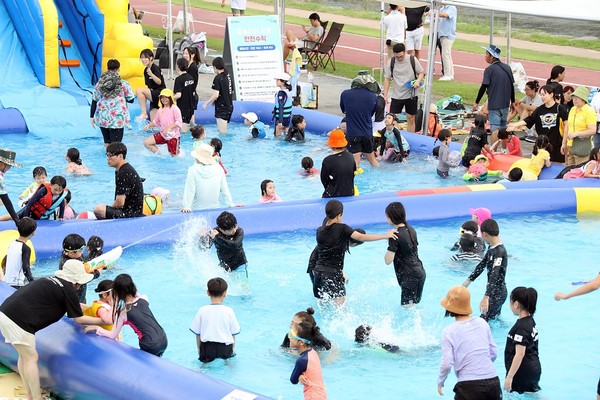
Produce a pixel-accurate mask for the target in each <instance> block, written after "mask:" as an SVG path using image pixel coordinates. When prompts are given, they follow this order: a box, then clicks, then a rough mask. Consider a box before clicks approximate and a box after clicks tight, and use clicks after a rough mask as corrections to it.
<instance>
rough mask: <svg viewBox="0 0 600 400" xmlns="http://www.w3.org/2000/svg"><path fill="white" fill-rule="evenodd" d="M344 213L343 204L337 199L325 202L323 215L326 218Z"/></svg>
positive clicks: (332, 217)
mask: <svg viewBox="0 0 600 400" xmlns="http://www.w3.org/2000/svg"><path fill="white" fill-rule="evenodd" d="M343 213H344V205H343V204H342V202H341V201H339V200H329V201H328V202H327V204H325V215H326V216H327V218H328V219H334V218H335V217H337V216H338V215H340V214H343Z"/></svg>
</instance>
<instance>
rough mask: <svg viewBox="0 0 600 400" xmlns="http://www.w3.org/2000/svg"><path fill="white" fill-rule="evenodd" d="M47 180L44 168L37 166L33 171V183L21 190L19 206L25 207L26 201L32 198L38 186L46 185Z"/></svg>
mask: <svg viewBox="0 0 600 400" xmlns="http://www.w3.org/2000/svg"><path fill="white" fill-rule="evenodd" d="M47 178H48V173H47V172H46V168H44V167H42V166H39V167H35V168H34V169H33V182H32V183H31V184H30V185H29V186H27V187H26V188H25V190H23V192H22V193H21V195H20V196H19V206H20V207H23V206H25V203H27V200H29V199H30V198H31V196H33V194H34V193H35V191H36V190H37V188H38V187H39V186H40V185H43V184H44V183H46V179H47Z"/></svg>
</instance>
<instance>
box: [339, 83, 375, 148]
mask: <svg viewBox="0 0 600 400" xmlns="http://www.w3.org/2000/svg"><path fill="white" fill-rule="evenodd" d="M376 106H377V95H376V94H375V93H373V92H371V91H370V90H369V89H365V88H354V89H347V90H344V91H343V92H342V94H341V95H340V109H341V110H342V112H343V113H344V114H346V128H347V132H346V136H347V137H351V136H365V137H371V136H372V135H373V119H372V117H373V115H374V114H375V108H376Z"/></svg>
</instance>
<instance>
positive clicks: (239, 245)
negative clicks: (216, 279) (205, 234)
mask: <svg viewBox="0 0 600 400" xmlns="http://www.w3.org/2000/svg"><path fill="white" fill-rule="evenodd" d="M213 244H214V245H215V247H216V249H217V257H218V258H219V265H220V266H221V267H222V268H223V269H224V270H225V271H227V272H231V271H236V270H238V269H240V271H246V273H248V272H247V266H248V260H247V259H246V252H245V251H244V230H243V229H242V228H240V227H239V226H238V224H237V219H236V218H235V215H233V214H232V213H230V212H228V211H223V212H222V213H221V214H219V216H218V217H217V226H216V227H215V228H214V229H212V230H211V231H210V232H209V244H208V245H209V247H210V246H212V245H213ZM240 267H241V268H240Z"/></svg>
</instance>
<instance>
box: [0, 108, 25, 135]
mask: <svg viewBox="0 0 600 400" xmlns="http://www.w3.org/2000/svg"><path fill="white" fill-rule="evenodd" d="M27 132H29V129H27V124H26V123H25V119H24V118H23V114H21V112H20V111H19V110H17V109H16V108H2V109H0V134H2V133H27Z"/></svg>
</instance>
